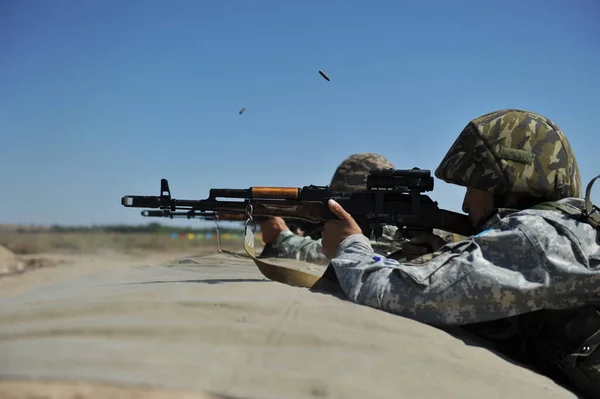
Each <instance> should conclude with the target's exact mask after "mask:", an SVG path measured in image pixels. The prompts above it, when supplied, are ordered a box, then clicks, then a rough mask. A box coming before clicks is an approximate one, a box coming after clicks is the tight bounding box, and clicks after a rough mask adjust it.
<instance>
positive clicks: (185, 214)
mask: <svg viewBox="0 0 600 399" xmlns="http://www.w3.org/2000/svg"><path fill="white" fill-rule="evenodd" d="M142 216H146V217H168V218H171V219H174V218H187V219H198V218H200V219H204V220H214V221H215V223H216V222H217V221H227V222H231V221H240V222H243V221H245V220H246V219H247V218H248V217H247V216H246V214H245V213H244V212H237V213H236V212H198V211H195V210H193V209H192V210H190V211H181V212H178V211H171V210H168V209H162V210H160V211H152V210H145V211H142ZM264 219H266V218H260V217H256V218H255V220H256V221H257V222H260V221H261V220H264ZM284 221H285V224H286V225H287V226H288V227H289V229H290V230H291V231H293V232H296V231H297V229H300V230H302V232H303V233H304V236H308V237H310V238H312V239H315V240H316V239H319V238H321V230H322V228H321V227H322V226H321V225H319V224H315V223H309V222H305V221H301V220H294V219H289V218H288V219H284Z"/></svg>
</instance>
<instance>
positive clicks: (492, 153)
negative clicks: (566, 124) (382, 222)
mask: <svg viewBox="0 0 600 399" xmlns="http://www.w3.org/2000/svg"><path fill="white" fill-rule="evenodd" d="M435 175H436V177H437V178H439V179H442V180H444V181H446V182H448V183H454V184H458V185H460V186H471V187H473V188H476V189H479V190H483V191H488V192H490V193H492V194H496V195H506V194H521V195H522V194H525V195H527V196H529V197H543V198H545V199H547V200H556V199H561V198H565V197H581V176H580V174H579V166H578V165H577V160H576V159H575V156H574V155H573V150H572V148H571V145H570V144H569V142H568V141H567V138H566V137H565V134H564V133H563V132H562V131H561V130H560V128H559V127H558V126H557V125H556V124H555V123H554V122H552V121H550V120H549V119H547V118H545V117H543V116H541V115H538V114H535V113H533V112H528V111H522V110H517V109H504V110H500V111H495V112H490V113H489V114H485V115H483V116H480V117H479V118H476V119H473V120H472V121H471V122H469V124H468V125H467V126H466V127H465V128H464V129H463V131H462V132H461V133H460V135H459V136H458V138H457V139H456V141H455V142H454V144H452V147H451V148H450V150H449V151H448V153H447V154H446V156H445V157H444V159H443V160H442V162H441V163H440V165H439V166H438V168H437V169H436V171H435Z"/></svg>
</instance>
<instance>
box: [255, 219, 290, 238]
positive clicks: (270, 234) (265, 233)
mask: <svg viewBox="0 0 600 399" xmlns="http://www.w3.org/2000/svg"><path fill="white" fill-rule="evenodd" d="M258 225H259V226H260V231H261V232H262V239H263V242H264V243H265V244H270V243H272V242H273V241H275V240H276V239H277V236H279V233H281V232H282V231H285V230H289V228H288V226H287V224H285V221H284V220H283V219H282V218H280V217H272V218H269V219H267V220H265V221H264V222H261V223H259V224H258Z"/></svg>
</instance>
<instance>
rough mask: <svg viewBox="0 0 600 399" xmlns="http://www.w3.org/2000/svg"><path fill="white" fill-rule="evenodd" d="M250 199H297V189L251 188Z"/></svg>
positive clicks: (298, 190)
mask: <svg viewBox="0 0 600 399" xmlns="http://www.w3.org/2000/svg"><path fill="white" fill-rule="evenodd" d="M250 190H252V191H251V193H252V198H265V199H289V200H295V199H298V196H299V193H300V189H299V188H298V187H251V188H250Z"/></svg>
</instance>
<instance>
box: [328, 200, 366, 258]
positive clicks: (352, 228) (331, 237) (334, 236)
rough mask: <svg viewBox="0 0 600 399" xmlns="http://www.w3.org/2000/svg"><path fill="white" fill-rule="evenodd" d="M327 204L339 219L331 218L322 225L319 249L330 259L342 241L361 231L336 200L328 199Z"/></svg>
mask: <svg viewBox="0 0 600 399" xmlns="http://www.w3.org/2000/svg"><path fill="white" fill-rule="evenodd" d="M327 205H328V206H329V209H330V210H331V212H332V213H333V214H334V215H335V216H337V217H338V219H339V220H331V221H329V222H327V223H325V226H323V233H322V237H323V240H322V241H321V243H322V249H321V251H322V252H323V254H324V255H325V256H326V257H327V258H328V259H332V258H333V257H334V256H335V253H336V251H337V248H338V246H339V245H340V243H341V242H342V241H344V240H345V239H346V238H348V237H350V236H351V235H354V234H362V231H361V229H360V227H359V226H358V224H357V223H356V221H355V220H354V218H353V217H352V215H350V214H349V213H348V212H346V210H345V209H344V208H342V206H341V205H340V204H338V203H337V202H336V201H334V200H332V199H330V200H329V202H328V203H327Z"/></svg>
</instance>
